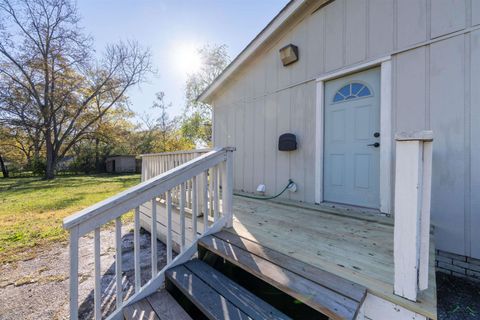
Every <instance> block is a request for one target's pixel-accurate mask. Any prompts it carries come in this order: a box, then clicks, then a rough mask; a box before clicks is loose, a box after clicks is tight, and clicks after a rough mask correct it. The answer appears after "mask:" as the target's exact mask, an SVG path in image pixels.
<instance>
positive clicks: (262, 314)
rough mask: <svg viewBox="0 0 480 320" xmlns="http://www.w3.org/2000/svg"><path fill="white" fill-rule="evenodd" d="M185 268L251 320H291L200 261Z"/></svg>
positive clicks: (194, 261)
mask: <svg viewBox="0 0 480 320" xmlns="http://www.w3.org/2000/svg"><path fill="white" fill-rule="evenodd" d="M185 267H186V268H187V269H189V270H190V271H192V272H193V273H194V274H195V275H196V276H197V277H199V278H200V279H201V280H203V281H204V282H205V283H206V284H208V285H209V286H210V287H212V288H214V289H215V291H217V292H218V293H219V294H220V295H222V296H223V297H225V298H226V299H227V300H228V301H230V302H231V303H233V304H234V305H235V306H236V307H238V308H239V309H240V310H242V311H243V312H245V313H246V314H247V315H248V316H249V317H251V318H252V319H276V320H290V319H291V318H289V317H288V316H286V315H285V314H283V313H282V312H280V311H278V310H277V309H275V308H274V307H272V306H271V305H269V304H268V303H266V302H265V301H263V300H261V299H260V298H258V297H257V296H255V295H254V294H253V293H251V292H250V291H248V290H246V289H245V288H243V287H241V286H240V285H238V284H237V283H236V282H234V281H233V280H231V279H229V278H228V277H227V276H225V275H223V274H222V273H221V272H219V271H217V270H215V269H214V268H212V267H210V266H209V265H207V264H206V263H204V262H202V261H200V260H197V259H194V260H192V261H189V262H187V263H186V264H185Z"/></svg>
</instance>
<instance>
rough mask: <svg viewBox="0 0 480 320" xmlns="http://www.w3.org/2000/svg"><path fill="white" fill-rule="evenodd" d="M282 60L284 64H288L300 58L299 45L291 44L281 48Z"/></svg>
mask: <svg viewBox="0 0 480 320" xmlns="http://www.w3.org/2000/svg"><path fill="white" fill-rule="evenodd" d="M280 60H282V63H283V66H288V65H289V64H292V63H294V62H295V61H297V60H298V47H297V46H295V45H293V44H289V45H287V46H285V47H283V48H281V49H280Z"/></svg>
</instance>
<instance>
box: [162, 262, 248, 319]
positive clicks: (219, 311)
mask: <svg viewBox="0 0 480 320" xmlns="http://www.w3.org/2000/svg"><path fill="white" fill-rule="evenodd" d="M166 279H167V280H168V281H171V282H172V283H173V284H174V285H175V286H176V287H177V288H178V289H179V290H180V291H181V292H182V293H183V294H184V295H186V296H188V297H191V298H190V301H191V302H193V303H194V304H195V306H196V307H197V308H198V309H200V310H201V311H202V313H203V314H205V315H206V316H207V318H209V319H215V320H224V319H229V320H249V319H250V318H249V316H248V315H247V314H246V313H244V312H243V311H242V310H241V309H239V308H237V307H236V306H235V305H234V304H233V303H231V302H230V301H229V300H227V299H226V298H225V297H223V296H221V295H220V294H219V293H218V292H217V291H215V290H214V289H213V288H212V287H210V286H209V285H207V284H206V283H205V282H203V281H202V280H201V279H200V278H199V277H197V276H196V275H195V274H194V273H193V272H192V271H191V270H189V269H187V268H186V267H185V266H184V265H179V266H176V267H174V268H172V269H169V270H167V272H166Z"/></svg>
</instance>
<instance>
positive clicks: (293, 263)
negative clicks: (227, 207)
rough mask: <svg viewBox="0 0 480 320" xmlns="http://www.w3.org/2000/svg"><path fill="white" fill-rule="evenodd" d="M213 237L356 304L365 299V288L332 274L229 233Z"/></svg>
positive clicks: (223, 232)
mask: <svg viewBox="0 0 480 320" xmlns="http://www.w3.org/2000/svg"><path fill="white" fill-rule="evenodd" d="M214 236H215V237H216V238H219V239H222V240H224V241H226V242H228V243H232V244H234V245H235V246H237V247H239V248H242V249H244V250H245V251H248V252H251V253H253V254H255V255H257V256H259V257H262V258H264V259H267V260H269V261H270V262H272V263H275V264H277V265H279V266H283V267H284V268H286V269H288V270H290V271H292V272H295V273H296V274H298V275H300V276H302V277H304V278H307V279H309V280H312V281H313V282H315V283H318V284H320V285H322V286H324V287H326V288H329V289H331V290H333V291H335V292H338V293H339V294H341V295H344V296H347V297H350V298H352V299H353V300H355V301H357V302H362V301H363V300H364V298H365V293H366V292H365V291H366V288H365V287H363V286H361V285H359V284H357V283H354V282H352V281H349V280H346V279H343V278H340V277H338V276H335V275H334V274H331V273H328V272H325V271H324V270H321V269H318V268H315V267H314V266H312V265H309V264H305V263H302V262H300V261H299V260H296V259H293V258H292V257H290V256H288V255H286V254H283V253H281V252H278V251H275V250H271V249H269V248H266V247H263V246H261V245H259V244H258V243H256V242H252V241H250V240H248V239H245V238H242V237H238V236H236V235H234V234H233V233H231V232H227V231H221V232H218V233H215V234H214Z"/></svg>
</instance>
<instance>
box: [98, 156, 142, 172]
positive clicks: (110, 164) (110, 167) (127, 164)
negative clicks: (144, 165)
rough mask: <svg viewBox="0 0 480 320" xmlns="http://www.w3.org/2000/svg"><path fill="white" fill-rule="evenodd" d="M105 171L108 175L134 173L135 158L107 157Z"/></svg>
mask: <svg viewBox="0 0 480 320" xmlns="http://www.w3.org/2000/svg"><path fill="white" fill-rule="evenodd" d="M105 164H106V169H107V172H109V173H133V172H135V171H136V157H135V156H129V155H115V156H110V157H107V159H106V161H105Z"/></svg>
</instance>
